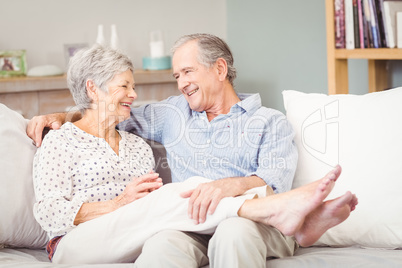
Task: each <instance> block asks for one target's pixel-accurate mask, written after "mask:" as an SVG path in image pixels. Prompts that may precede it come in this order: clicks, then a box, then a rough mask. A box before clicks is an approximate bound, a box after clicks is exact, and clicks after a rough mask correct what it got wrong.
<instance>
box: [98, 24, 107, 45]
mask: <svg viewBox="0 0 402 268" xmlns="http://www.w3.org/2000/svg"><path fill="white" fill-rule="evenodd" d="M96 43H98V44H99V45H102V46H104V45H105V44H106V42H105V35H104V34H103V25H102V24H99V25H98V36H97V37H96Z"/></svg>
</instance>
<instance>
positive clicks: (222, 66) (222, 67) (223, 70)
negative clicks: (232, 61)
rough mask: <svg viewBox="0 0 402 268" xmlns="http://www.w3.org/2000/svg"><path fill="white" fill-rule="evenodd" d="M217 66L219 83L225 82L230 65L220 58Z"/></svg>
mask: <svg viewBox="0 0 402 268" xmlns="http://www.w3.org/2000/svg"><path fill="white" fill-rule="evenodd" d="M215 64H216V68H217V71H218V75H219V81H225V80H226V78H227V75H228V64H227V62H226V60H225V59H223V58H219V59H218V60H217V61H216V62H215Z"/></svg>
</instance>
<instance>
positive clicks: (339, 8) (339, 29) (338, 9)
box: [334, 0, 346, 48]
mask: <svg viewBox="0 0 402 268" xmlns="http://www.w3.org/2000/svg"><path fill="white" fill-rule="evenodd" d="M334 4H335V16H334V18H335V47H336V48H345V47H346V44H345V42H346V40H345V5H344V0H335V1H334Z"/></svg>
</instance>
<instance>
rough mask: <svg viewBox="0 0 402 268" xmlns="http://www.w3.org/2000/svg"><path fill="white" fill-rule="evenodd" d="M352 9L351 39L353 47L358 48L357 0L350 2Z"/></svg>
mask: <svg viewBox="0 0 402 268" xmlns="http://www.w3.org/2000/svg"><path fill="white" fill-rule="evenodd" d="M352 9H353V39H354V47H355V48H360V31H359V9H358V5H357V0H352Z"/></svg>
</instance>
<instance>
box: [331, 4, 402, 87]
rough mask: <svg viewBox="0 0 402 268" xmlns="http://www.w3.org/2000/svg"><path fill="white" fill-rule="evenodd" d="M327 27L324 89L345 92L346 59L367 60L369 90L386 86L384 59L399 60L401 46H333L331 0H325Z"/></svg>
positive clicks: (333, 13) (332, 10) (346, 84)
mask: <svg viewBox="0 0 402 268" xmlns="http://www.w3.org/2000/svg"><path fill="white" fill-rule="evenodd" d="M325 9H326V27H327V65H328V93H329V94H347V93H349V79H348V59H366V60H367V61H368V79H369V92H375V91H381V90H384V89H387V88H389V87H390V85H389V83H388V70H387V61H388V60H402V49H398V48H364V49H359V48H358V49H336V48H335V25H334V24H335V19H334V15H335V8H334V0H325Z"/></svg>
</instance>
